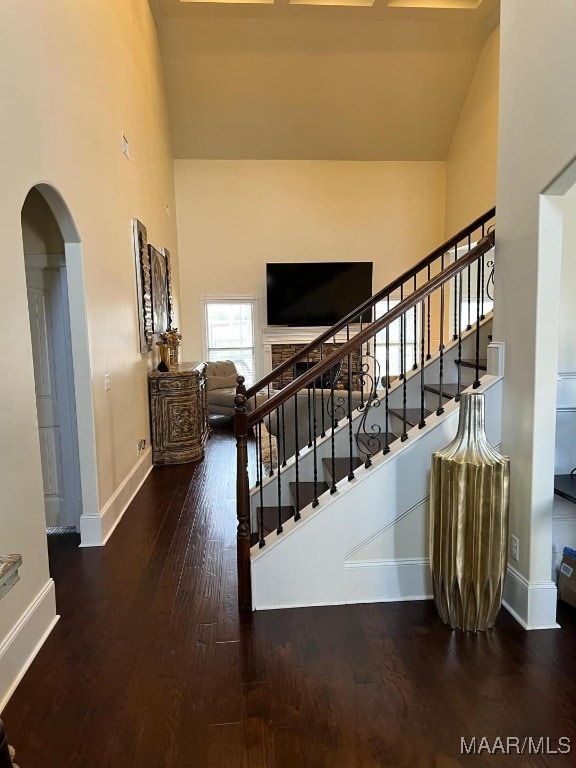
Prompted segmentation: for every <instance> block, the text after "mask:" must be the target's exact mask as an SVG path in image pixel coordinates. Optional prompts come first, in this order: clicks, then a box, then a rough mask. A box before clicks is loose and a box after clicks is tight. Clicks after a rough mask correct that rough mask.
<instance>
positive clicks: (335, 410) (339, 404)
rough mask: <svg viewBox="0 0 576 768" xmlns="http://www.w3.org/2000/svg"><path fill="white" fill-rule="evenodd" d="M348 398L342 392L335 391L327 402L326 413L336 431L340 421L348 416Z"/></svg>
mask: <svg viewBox="0 0 576 768" xmlns="http://www.w3.org/2000/svg"><path fill="white" fill-rule="evenodd" d="M347 404H348V401H347V397H346V396H345V395H343V394H342V391H341V390H338V389H334V390H332V392H331V393H330V395H329V396H328V399H327V400H326V412H327V413H328V416H329V417H330V424H331V425H332V426H333V427H334V429H336V427H337V426H338V422H339V421H340V419H344V418H346V416H347V415H348V408H347Z"/></svg>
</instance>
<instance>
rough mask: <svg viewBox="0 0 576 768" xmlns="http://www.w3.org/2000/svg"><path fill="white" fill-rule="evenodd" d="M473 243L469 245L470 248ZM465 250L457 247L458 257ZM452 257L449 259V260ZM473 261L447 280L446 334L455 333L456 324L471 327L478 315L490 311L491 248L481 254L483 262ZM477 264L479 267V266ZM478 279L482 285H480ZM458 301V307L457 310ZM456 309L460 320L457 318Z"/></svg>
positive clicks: (463, 328)
mask: <svg viewBox="0 0 576 768" xmlns="http://www.w3.org/2000/svg"><path fill="white" fill-rule="evenodd" d="M475 245H476V243H475V242H473V243H471V244H470V248H474V247H475ZM467 252H468V248H467V247H466V248H459V249H458V258H461V257H462V256H464V255H465V254H466V253H467ZM452 261H453V257H452V258H451V259H450V263H452ZM481 264H482V263H481V261H476V262H474V263H473V264H471V265H470V267H468V268H466V269H464V270H463V271H462V272H461V273H460V275H459V276H458V277H457V278H455V279H454V280H451V281H450V305H449V306H450V333H451V334H457V333H458V324H459V322H460V323H461V327H462V331H464V330H465V329H466V328H467V327H468V326H473V325H474V324H475V323H476V320H477V318H478V316H479V315H487V314H488V312H491V311H492V308H493V301H492V299H491V298H490V296H492V295H493V291H494V269H493V267H494V251H493V250H490V251H488V253H487V254H485V255H484V256H483V264H482V265H481ZM480 265H481V266H480ZM479 266H480V283H481V284H480V296H478V287H479V286H478V268H479ZM482 279H483V281H484V284H483V285H482ZM458 300H459V303H460V309H459V310H458V303H457V302H458ZM458 312H460V320H458Z"/></svg>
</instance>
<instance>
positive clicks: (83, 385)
mask: <svg viewBox="0 0 576 768" xmlns="http://www.w3.org/2000/svg"><path fill="white" fill-rule="evenodd" d="M35 188H36V189H37V190H38V191H39V192H40V194H41V195H42V196H43V197H44V199H45V200H46V202H47V203H48V206H49V207H50V210H51V211H52V213H53V214H54V218H55V219H56V222H57V224H58V226H59V228H60V232H61V234H62V238H63V240H64V260H65V264H66V273H67V288H68V310H69V315H70V337H71V345H72V362H73V372H74V391H75V399H76V426H77V431H78V458H79V463H80V485H81V491H82V517H81V518H80V536H81V544H80V546H83V545H84V546H85V545H86V543H87V542H88V543H90V541H93V531H94V523H95V522H96V521H97V523H98V525H100V504H99V497H98V467H97V459H96V432H95V427H94V405H93V398H92V370H91V363H90V341H89V335H88V318H87V313H86V295H85V290H84V265H83V255H82V243H81V241H80V236H79V233H78V230H77V228H76V225H75V223H74V219H73V218H72V214H71V213H70V210H69V208H68V206H67V205H66V203H65V201H64V199H63V198H62V196H61V195H60V193H59V192H58V191H57V190H56V189H55V188H54V187H53V186H51V185H50V184H46V183H41V184H37V185H36V187H35Z"/></svg>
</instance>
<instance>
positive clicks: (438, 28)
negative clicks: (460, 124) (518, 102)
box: [150, 0, 499, 160]
mask: <svg viewBox="0 0 576 768" xmlns="http://www.w3.org/2000/svg"><path fill="white" fill-rule="evenodd" d="M150 1H151V4H152V7H153V10H154V12H155V16H156V19H157V22H158V28H159V38H160V46H161V51H162V60H163V66H164V78H165V82H166V91H167V98H168V109H169V116H170V125H171V132H172V143H173V151H174V156H175V157H176V158H206V159H208V158H210V159H287V160H292V159H307V160H312V159H334V160H443V159H445V158H446V155H447V152H448V149H449V146H450V141H451V138H452V135H453V132H454V128H455V126H456V123H457V120H458V116H459V114H460V111H461V109H462V106H463V103H464V100H465V98H466V94H467V92H468V88H469V85H470V82H471V79H472V76H473V74H474V70H475V68H476V64H477V62H478V58H479V56H480V53H481V51H482V47H483V45H484V43H485V41H486V39H487V38H488V36H489V35H490V33H491V32H492V31H493V29H494V28H495V26H496V25H497V22H498V7H499V0H482V2H481V3H480V5H479V7H478V8H476V9H472V8H466V9H452V10H439V9H437V8H405V7H389V6H387V5H386V0H375V2H374V5H372V6H371V7H370V6H368V7H342V6H333V5H330V6H327V5H322V6H319V5H304V4H296V3H295V1H294V0H293V1H292V4H289V2H288V0H276V2H274V3H273V4H255V3H250V4H229V3H225V4H224V3H206V2H190V0H186V2H181V0H150ZM331 1H332V2H334V0H331ZM347 1H357V0H347ZM394 1H395V2H408V1H409V0H394ZM437 1H438V0H412V2H414V3H423V2H424V3H433V2H437ZM462 1H463V0H444V2H462ZM322 2H324V3H325V2H326V0H322Z"/></svg>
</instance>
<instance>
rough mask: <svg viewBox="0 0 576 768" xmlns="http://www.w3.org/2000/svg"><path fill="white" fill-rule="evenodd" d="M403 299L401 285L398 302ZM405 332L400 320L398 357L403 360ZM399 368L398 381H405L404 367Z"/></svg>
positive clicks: (402, 287)
mask: <svg viewBox="0 0 576 768" xmlns="http://www.w3.org/2000/svg"><path fill="white" fill-rule="evenodd" d="M403 299H404V285H401V286H400V302H402V300H403ZM405 331H406V326H405V324H404V323H403V322H402V320H400V357H401V358H403V352H404V339H405ZM403 359H404V358H403ZM404 362H406V360H405V359H404ZM400 368H401V370H400V379H405V378H406V375H405V374H406V368H405V367H404V366H402V365H401V366H400Z"/></svg>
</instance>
